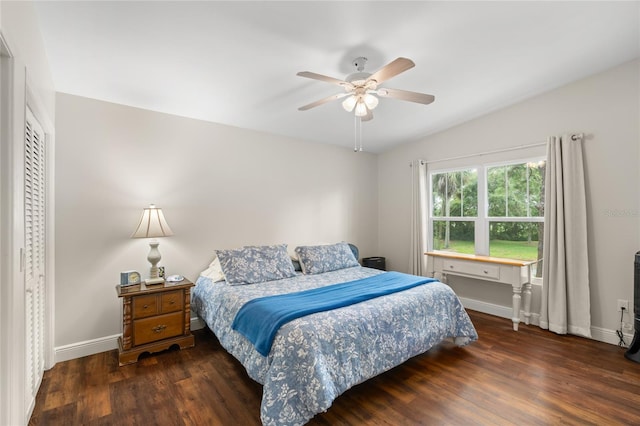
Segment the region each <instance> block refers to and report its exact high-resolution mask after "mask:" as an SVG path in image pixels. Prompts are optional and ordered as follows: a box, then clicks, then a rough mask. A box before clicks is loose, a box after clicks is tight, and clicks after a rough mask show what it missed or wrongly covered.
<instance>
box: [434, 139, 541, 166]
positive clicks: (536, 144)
mask: <svg viewBox="0 0 640 426" xmlns="http://www.w3.org/2000/svg"><path fill="white" fill-rule="evenodd" d="M546 144H547V143H546V142H538V143H532V144H529V145H519V146H513V147H511V148H502V149H496V150H493V151H485V152H479V153H476V154H469V155H460V156H458V157H449V158H441V159H438V160H427V161H424V162H425V163H427V164H431V163H439V162H442V161H452V160H461V159H463V158H471V157H481V156H483V155H491V154H499V153H501V152H509V151H515V150H518V149H525V148H534V147H538V146H543V145H546Z"/></svg>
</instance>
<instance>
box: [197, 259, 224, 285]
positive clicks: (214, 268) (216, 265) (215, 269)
mask: <svg viewBox="0 0 640 426" xmlns="http://www.w3.org/2000/svg"><path fill="white" fill-rule="evenodd" d="M200 275H201V276H203V277H206V278H210V279H211V281H213V282H214V283H215V282H218V281H224V279H225V278H224V273H223V272H222V267H221V266H220V259H218V256H216V257H215V259H213V262H211V264H210V265H209V267H208V268H207V269H205V270H204V271H202V272H200Z"/></svg>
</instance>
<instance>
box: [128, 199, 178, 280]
mask: <svg viewBox="0 0 640 426" xmlns="http://www.w3.org/2000/svg"><path fill="white" fill-rule="evenodd" d="M171 235H173V231H172V230H171V228H169V225H168V224H167V221H166V220H164V215H163V214H162V209H160V208H157V207H156V206H154V205H153V204H151V205H150V206H149V207H148V208H146V209H144V210H143V212H142V217H141V218H140V223H138V227H137V228H136V230H135V232H134V233H133V235H132V236H131V238H156V237H169V236H171ZM158 245H159V243H158V241H157V240H155V239H153V240H151V241H150V242H149V246H150V247H151V250H150V251H149V255H148V256H147V260H148V261H149V263H151V269H150V270H149V278H148V279H147V280H145V283H146V284H147V285H151V284H160V283H163V282H164V278H162V277H160V276H158V262H160V259H161V258H162V257H161V256H160V251H159V250H158Z"/></svg>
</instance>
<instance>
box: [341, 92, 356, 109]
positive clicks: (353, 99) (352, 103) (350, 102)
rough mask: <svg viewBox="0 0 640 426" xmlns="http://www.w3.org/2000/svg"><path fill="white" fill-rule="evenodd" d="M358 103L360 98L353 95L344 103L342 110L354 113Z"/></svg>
mask: <svg viewBox="0 0 640 426" xmlns="http://www.w3.org/2000/svg"><path fill="white" fill-rule="evenodd" d="M357 101H358V98H356V97H355V96H353V95H351V96H349V97H348V98H347V99H345V100H344V101H342V108H344V109H345V111H348V112H351V111H353V108H354V107H355V106H356V102H357Z"/></svg>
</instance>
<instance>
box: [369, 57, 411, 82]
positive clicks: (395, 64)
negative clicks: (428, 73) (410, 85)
mask: <svg viewBox="0 0 640 426" xmlns="http://www.w3.org/2000/svg"><path fill="white" fill-rule="evenodd" d="M415 66H416V64H414V63H413V61H412V60H411V59H407V58H398V59H396V60H394V61H391V62H389V63H388V64H387V65H385V66H384V67H382V68H380V69H379V70H378V71H376V72H374V73H373V74H372V75H371V76H370V77H369V78H368V79H367V80H375V81H376V82H377V83H378V84H380V83H382V82H383V81H386V80H389V79H390V78H391V77H395V76H396V75H398V74H400V73H402V72H405V71H406V70H408V69H411V68H413V67H415Z"/></svg>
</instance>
